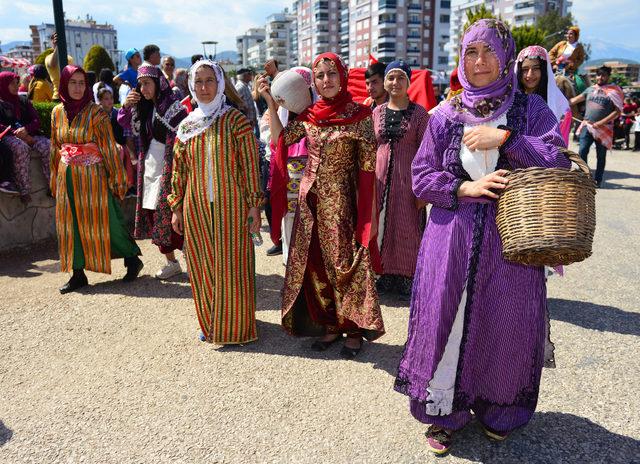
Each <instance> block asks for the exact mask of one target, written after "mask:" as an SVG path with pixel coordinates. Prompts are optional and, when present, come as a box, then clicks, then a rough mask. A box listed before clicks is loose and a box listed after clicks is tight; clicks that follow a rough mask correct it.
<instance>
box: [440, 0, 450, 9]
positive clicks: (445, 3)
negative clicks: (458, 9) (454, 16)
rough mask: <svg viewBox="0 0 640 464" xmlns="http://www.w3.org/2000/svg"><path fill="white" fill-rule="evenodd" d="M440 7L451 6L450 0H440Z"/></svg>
mask: <svg viewBox="0 0 640 464" xmlns="http://www.w3.org/2000/svg"><path fill="white" fill-rule="evenodd" d="M440 8H451V1H450V0H440Z"/></svg>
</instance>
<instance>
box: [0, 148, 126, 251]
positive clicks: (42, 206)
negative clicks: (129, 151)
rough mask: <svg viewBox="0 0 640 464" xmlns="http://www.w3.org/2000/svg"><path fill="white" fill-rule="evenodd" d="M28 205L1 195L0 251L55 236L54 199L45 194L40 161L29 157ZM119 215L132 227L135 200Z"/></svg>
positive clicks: (123, 206) (15, 197) (45, 188)
mask: <svg viewBox="0 0 640 464" xmlns="http://www.w3.org/2000/svg"><path fill="white" fill-rule="evenodd" d="M30 172H31V203H29V204H28V205H24V204H23V203H22V202H21V201H20V197H19V196H18V195H7V194H5V193H2V192H0V251H6V250H10V249H13V248H16V247H25V246H29V245H32V244H35V243H38V242H43V241H46V240H52V239H55V237H56V226H55V214H56V213H55V200H54V199H53V198H51V197H49V196H48V195H47V193H48V185H47V183H46V181H45V178H44V176H43V174H42V168H41V166H40V159H39V158H38V157H36V156H35V154H34V153H32V156H31V166H30ZM121 205H122V212H123V214H124V217H125V219H126V220H127V223H128V224H129V226H130V227H132V226H133V217H134V214H135V198H129V199H126V200H124V201H123V202H122V204H121Z"/></svg>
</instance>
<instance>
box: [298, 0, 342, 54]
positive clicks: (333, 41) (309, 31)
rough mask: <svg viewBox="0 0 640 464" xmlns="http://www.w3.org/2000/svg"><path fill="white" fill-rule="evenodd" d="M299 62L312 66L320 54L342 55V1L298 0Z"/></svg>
mask: <svg viewBox="0 0 640 464" xmlns="http://www.w3.org/2000/svg"><path fill="white" fill-rule="evenodd" d="M297 27H298V61H299V63H300V64H301V65H302V64H310V63H311V62H312V61H313V58H314V57H315V56H317V55H319V54H320V53H324V52H329V51H330V52H334V53H340V49H339V47H340V1H339V0H298V3H297Z"/></svg>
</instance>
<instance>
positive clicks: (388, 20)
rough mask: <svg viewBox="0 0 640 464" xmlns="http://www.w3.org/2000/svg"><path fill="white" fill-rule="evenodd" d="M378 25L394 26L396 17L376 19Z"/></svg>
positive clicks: (391, 15)
mask: <svg viewBox="0 0 640 464" xmlns="http://www.w3.org/2000/svg"><path fill="white" fill-rule="evenodd" d="M378 24H393V25H395V24H396V15H393V14H387V15H380V16H379V17H378Z"/></svg>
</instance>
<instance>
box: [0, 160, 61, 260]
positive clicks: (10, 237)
mask: <svg viewBox="0 0 640 464" xmlns="http://www.w3.org/2000/svg"><path fill="white" fill-rule="evenodd" d="M30 173H31V203H29V204H28V205H24V204H23V203H22V202H21V201H20V197H19V196H18V195H7V194H5V193H0V251H4V250H9V249H11V248H15V247H18V246H27V245H31V244H33V243H37V242H42V241H44V240H50V239H52V238H54V237H55V236H56V226H55V214H56V210H55V200H54V199H53V198H51V197H49V196H48V195H47V192H48V185H47V182H46V180H45V178H44V176H43V175H42V167H41V165H40V159H39V158H38V157H36V156H35V154H34V153H32V154H31V166H30Z"/></svg>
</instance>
